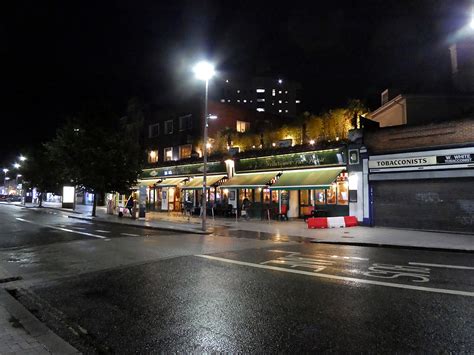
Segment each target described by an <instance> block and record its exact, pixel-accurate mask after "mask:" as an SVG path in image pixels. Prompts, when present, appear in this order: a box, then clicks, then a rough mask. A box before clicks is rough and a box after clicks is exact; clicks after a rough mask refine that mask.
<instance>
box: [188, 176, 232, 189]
mask: <svg viewBox="0 0 474 355" xmlns="http://www.w3.org/2000/svg"><path fill="white" fill-rule="evenodd" d="M225 177H226V175H208V176H206V185H207V188H209V187H211V186H213V185H216V184H218V183H219V182H220V181H221V180H222V179H224V178H225ZM202 180H203V177H202V176H195V177H194V178H192V179H190V180H189V181H188V182H187V183H186V184H185V185H183V186H182V189H183V190H186V189H188V190H191V189H193V190H199V189H202Z"/></svg>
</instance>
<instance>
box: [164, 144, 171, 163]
mask: <svg viewBox="0 0 474 355" xmlns="http://www.w3.org/2000/svg"><path fill="white" fill-rule="evenodd" d="M167 151H171V157H170V159H168V155H167V154H166V153H167ZM172 160H173V147H166V148H163V161H172Z"/></svg>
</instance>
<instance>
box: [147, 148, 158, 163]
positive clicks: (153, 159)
mask: <svg viewBox="0 0 474 355" xmlns="http://www.w3.org/2000/svg"><path fill="white" fill-rule="evenodd" d="M148 162H149V163H158V151H157V150H150V151H149V152H148Z"/></svg>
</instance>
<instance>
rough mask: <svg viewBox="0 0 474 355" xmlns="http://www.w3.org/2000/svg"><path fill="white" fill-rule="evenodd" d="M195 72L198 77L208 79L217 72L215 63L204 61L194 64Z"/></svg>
mask: <svg viewBox="0 0 474 355" xmlns="http://www.w3.org/2000/svg"><path fill="white" fill-rule="evenodd" d="M193 72H194V75H196V78H197V79H199V80H204V81H207V80H209V79H211V78H212V77H213V76H214V74H215V70H214V65H212V64H211V63H209V62H206V61H202V62H199V63H197V64H196V65H195V66H194V68H193Z"/></svg>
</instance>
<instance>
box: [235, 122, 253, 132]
mask: <svg viewBox="0 0 474 355" xmlns="http://www.w3.org/2000/svg"><path fill="white" fill-rule="evenodd" d="M236 129H237V132H240V133H244V132H247V131H248V130H249V129H250V123H249V122H245V121H237V127H236Z"/></svg>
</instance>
